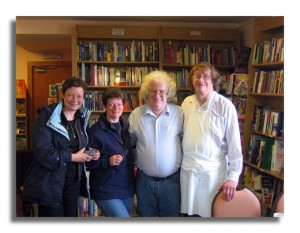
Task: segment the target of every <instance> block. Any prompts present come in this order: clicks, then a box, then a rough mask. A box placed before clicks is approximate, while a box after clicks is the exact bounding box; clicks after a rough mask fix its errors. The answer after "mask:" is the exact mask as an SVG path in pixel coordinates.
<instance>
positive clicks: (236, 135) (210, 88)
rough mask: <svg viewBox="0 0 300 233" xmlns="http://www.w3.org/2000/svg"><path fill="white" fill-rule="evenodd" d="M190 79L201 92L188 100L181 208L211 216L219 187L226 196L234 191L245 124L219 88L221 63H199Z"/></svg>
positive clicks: (196, 214)
mask: <svg viewBox="0 0 300 233" xmlns="http://www.w3.org/2000/svg"><path fill="white" fill-rule="evenodd" d="M189 82H190V84H191V87H192V90H193V91H194V93H195V94H193V95H191V96H188V97H187V98H186V99H185V100H184V101H183V103H182V108H183V113H184V130H183V140H182V149H183V161H182V164H181V174H180V181H181V213H183V214H185V215H187V216H201V217H210V216H211V203H212V200H213V197H214V195H215V193H216V192H217V191H218V189H220V188H223V190H224V199H225V200H227V201H230V200H231V199H232V198H233V197H234V193H235V189H236V187H237V184H238V180H239V176H240V173H241V171H242V162H243V161H242V153H241V141H240V132H239V124H238V118H237V113H236V110H235V107H234V105H233V104H232V102H231V101H230V100H228V99H227V98H226V97H224V96H222V95H220V94H218V93H217V92H218V91H219V85H220V83H221V78H220V76H219V73H218V71H217V70H216V69H215V67H213V66H212V65H211V64H209V63H200V64H197V65H195V66H193V68H192V70H191V72H190V77H189Z"/></svg>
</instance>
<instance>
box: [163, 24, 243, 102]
mask: <svg viewBox="0 0 300 233" xmlns="http://www.w3.org/2000/svg"><path fill="white" fill-rule="evenodd" d="M161 35H162V36H161V38H162V41H161V44H162V46H161V61H160V63H161V66H160V67H161V68H162V69H163V70H166V71H167V72H169V73H170V74H171V76H172V77H173V78H174V79H175V80H176V84H177V97H178V104H179V105H180V104H181V102H182V101H183V99H184V98H185V97H186V96H188V95H190V94H191V92H190V87H189V84H188V82H187V80H188V74H189V70H190V69H191V67H192V66H193V65H194V64H197V63H199V62H202V61H203V62H210V63H211V64H213V65H214V66H215V67H216V68H217V69H218V70H219V71H220V73H221V74H223V75H226V74H229V73H232V72H233V71H234V66H235V61H234V59H235V53H236V52H237V51H238V49H239V31H238V30H237V29H220V28H218V29H213V28H198V27H180V28H179V27H176V26H174V27H170V26H169V27H162V28H161Z"/></svg>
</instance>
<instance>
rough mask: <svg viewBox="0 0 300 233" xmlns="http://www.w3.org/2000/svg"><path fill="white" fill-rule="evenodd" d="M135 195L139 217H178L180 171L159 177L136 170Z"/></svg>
mask: <svg viewBox="0 0 300 233" xmlns="http://www.w3.org/2000/svg"><path fill="white" fill-rule="evenodd" d="M136 196H137V211H138V215H139V216H140V217H179V216H180V200H181V196H180V172H176V173H175V174H174V175H172V176H170V177H168V178H161V179H159V178H153V177H149V176H147V175H146V174H144V173H143V172H141V171H138V173H137V190H136Z"/></svg>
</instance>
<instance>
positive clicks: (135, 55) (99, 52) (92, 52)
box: [77, 40, 159, 62]
mask: <svg viewBox="0 0 300 233" xmlns="http://www.w3.org/2000/svg"><path fill="white" fill-rule="evenodd" d="M77 51H78V60H79V61H105V62H146V61H148V62H154V61H158V57H159V56H158V48H157V45H156V42H155V41H146V42H144V41H136V40H132V41H111V42H107V41H79V42H78V45H77Z"/></svg>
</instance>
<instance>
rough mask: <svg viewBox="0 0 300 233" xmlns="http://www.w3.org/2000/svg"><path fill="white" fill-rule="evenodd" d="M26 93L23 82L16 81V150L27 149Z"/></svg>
mask: <svg viewBox="0 0 300 233" xmlns="http://www.w3.org/2000/svg"><path fill="white" fill-rule="evenodd" d="M27 120H28V117H27V91H26V84H25V80H23V79H22V80H21V79H17V80H16V150H27V149H28V135H27V134H28V132H27V125H28V124H27Z"/></svg>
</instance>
